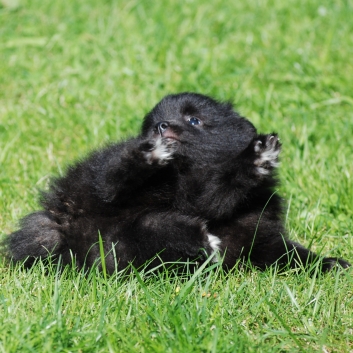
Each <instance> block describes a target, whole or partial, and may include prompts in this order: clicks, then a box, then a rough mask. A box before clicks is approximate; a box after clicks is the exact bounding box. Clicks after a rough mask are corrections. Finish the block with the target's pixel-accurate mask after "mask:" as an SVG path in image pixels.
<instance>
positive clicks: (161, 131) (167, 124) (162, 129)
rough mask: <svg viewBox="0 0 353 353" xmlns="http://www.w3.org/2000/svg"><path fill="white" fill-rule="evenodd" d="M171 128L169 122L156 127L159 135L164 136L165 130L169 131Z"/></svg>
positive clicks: (162, 122)
mask: <svg viewBox="0 0 353 353" xmlns="http://www.w3.org/2000/svg"><path fill="white" fill-rule="evenodd" d="M168 127H169V123H168V122H167V121H161V122H159V123H157V124H156V126H155V127H154V128H155V130H156V131H158V133H159V134H160V135H161V136H163V132H164V131H165V130H167V129H168Z"/></svg>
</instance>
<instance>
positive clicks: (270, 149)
mask: <svg viewBox="0 0 353 353" xmlns="http://www.w3.org/2000/svg"><path fill="white" fill-rule="evenodd" d="M254 151H255V154H256V158H255V161H254V164H255V166H256V171H257V173H258V174H260V175H269V174H270V173H271V170H272V169H273V168H276V167H278V164H279V162H278V155H279V152H280V151H281V144H280V142H279V138H278V136H277V134H270V135H262V136H260V137H259V138H258V139H257V140H255V143H254Z"/></svg>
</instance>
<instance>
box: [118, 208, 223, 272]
mask: <svg viewBox="0 0 353 353" xmlns="http://www.w3.org/2000/svg"><path fill="white" fill-rule="evenodd" d="M123 233H124V235H123V237H122V238H120V244H119V242H118V243H117V246H116V253H117V254H118V256H119V258H120V261H121V265H122V267H125V266H126V265H127V264H128V262H132V261H133V264H134V266H141V265H143V264H144V263H145V262H146V261H148V260H149V259H151V258H152V257H153V256H155V255H157V254H158V256H159V257H160V259H161V260H162V261H164V262H175V261H178V260H181V261H187V260H196V259H198V260H199V261H200V259H201V260H202V261H203V260H205V257H208V256H214V258H213V261H217V253H218V251H219V248H220V243H221V240H220V239H219V238H218V237H216V236H215V235H212V234H210V233H209V232H208V230H207V228H206V226H205V223H204V222H202V221H200V220H199V219H198V218H193V217H189V216H185V215H182V214H179V213H177V212H160V213H159V212H154V213H148V214H146V215H144V216H141V217H140V218H139V219H138V220H136V221H135V222H134V226H133V227H131V226H129V229H127V230H126V231H125V232H123ZM156 261H157V262H158V260H156ZM154 264H155V262H154Z"/></svg>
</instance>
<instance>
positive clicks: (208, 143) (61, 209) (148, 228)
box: [7, 93, 349, 272]
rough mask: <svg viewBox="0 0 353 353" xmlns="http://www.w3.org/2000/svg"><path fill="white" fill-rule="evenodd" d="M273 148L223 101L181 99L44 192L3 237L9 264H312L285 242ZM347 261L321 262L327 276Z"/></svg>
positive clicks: (168, 101) (273, 140)
mask: <svg viewBox="0 0 353 353" xmlns="http://www.w3.org/2000/svg"><path fill="white" fill-rule="evenodd" d="M279 151H280V143H279V139H278V137H277V135H276V134H269V135H261V134H258V133H257V131H256V129H255V127H254V126H253V125H252V124H251V123H250V122H249V121H248V120H246V119H244V118H242V117H240V116H239V115H238V114H237V113H236V112H234V111H233V109H232V106H231V105H230V104H228V103H219V102H217V101H215V100H213V99H211V98H209V97H206V96H203V95H199V94H194V93H181V94H177V95H170V96H167V97H165V98H164V99H163V100H162V101H161V102H160V103H158V104H157V105H156V106H155V107H154V108H153V110H152V111H151V112H150V113H149V114H148V115H147V116H146V117H145V119H144V122H143V125H142V132H141V134H140V135H139V136H138V137H136V138H133V139H130V140H128V141H126V142H123V143H119V144H112V145H110V146H108V147H106V148H104V149H101V150H98V151H96V152H94V153H92V154H91V155H90V156H89V157H88V158H86V159H85V160H83V161H81V162H78V163H77V164H75V165H73V166H72V167H70V168H69V169H68V171H67V173H66V175H65V176H64V177H61V178H57V179H55V180H54V181H53V182H52V184H51V186H50V188H49V191H48V192H45V193H43V194H42V199H41V204H42V206H43V208H44V210H43V211H38V212H35V213H32V214H30V215H29V216H27V217H25V218H24V219H23V220H22V221H21V229H20V230H18V231H16V232H14V233H13V234H11V235H10V236H9V237H8V239H7V251H8V254H9V256H10V257H11V258H12V259H13V260H14V261H26V264H27V265H28V266H29V265H31V264H32V262H33V261H34V260H35V259H36V258H46V257H47V256H48V255H49V254H50V255H51V256H53V257H54V259H55V258H58V257H59V255H60V257H61V259H62V262H63V263H64V264H68V263H71V261H72V257H74V258H75V260H76V264H77V266H78V268H81V267H83V266H84V265H85V266H88V267H90V266H92V264H93V263H94V262H95V261H96V260H97V259H98V258H99V257H100V253H99V245H98V235H99V234H101V236H102V239H103V241H104V250H105V254H106V266H107V269H108V271H109V272H113V271H114V270H115V269H116V265H118V268H119V269H122V268H125V267H127V266H128V264H129V263H131V262H132V263H133V264H134V266H140V265H142V264H144V263H145V262H146V261H147V260H149V259H150V258H152V257H153V256H154V255H156V254H159V256H160V258H161V259H162V260H163V261H177V260H187V259H195V258H197V257H199V256H200V254H202V253H203V252H206V254H208V255H211V254H212V253H213V252H215V251H216V252H217V249H219V256H220V257H223V266H224V268H227V269H229V268H232V267H234V265H235V264H236V263H237V262H238V260H239V259H241V260H250V261H251V263H252V264H253V265H254V266H256V267H258V268H260V269H265V268H267V267H268V266H271V265H273V264H275V263H277V264H278V265H279V266H280V267H284V266H287V265H288V266H289V267H291V268H294V267H298V266H301V265H303V266H309V265H310V264H312V263H313V262H314V261H317V260H318V256H317V255H316V254H315V253H313V252H311V251H309V250H307V249H305V248H304V247H302V246H301V245H299V244H297V243H294V242H292V241H290V240H288V239H286V238H285V230H284V227H283V220H282V212H281V199H280V197H279V196H278V195H277V194H276V193H274V186H275V185H276V183H277V180H276V177H275V173H274V171H275V168H276V166H277V163H278V154H279ZM336 264H339V265H340V266H342V267H344V268H345V267H348V266H349V264H348V262H346V261H344V260H341V259H337V258H324V259H322V265H321V268H322V270H323V271H328V270H330V269H331V268H333V267H335V266H336Z"/></svg>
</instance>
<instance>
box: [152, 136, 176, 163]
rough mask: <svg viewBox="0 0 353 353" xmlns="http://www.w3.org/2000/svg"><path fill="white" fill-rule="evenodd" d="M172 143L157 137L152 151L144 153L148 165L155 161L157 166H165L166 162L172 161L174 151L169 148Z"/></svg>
mask: <svg viewBox="0 0 353 353" xmlns="http://www.w3.org/2000/svg"><path fill="white" fill-rule="evenodd" d="M171 145H172V143H168V142H166V141H163V140H162V138H161V137H157V139H156V141H155V146H154V149H153V150H152V151H150V152H146V153H145V156H146V160H147V163H148V164H152V163H153V162H154V161H157V162H158V164H159V165H164V164H167V162H168V161H169V160H171V159H173V152H174V149H173V148H171Z"/></svg>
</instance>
